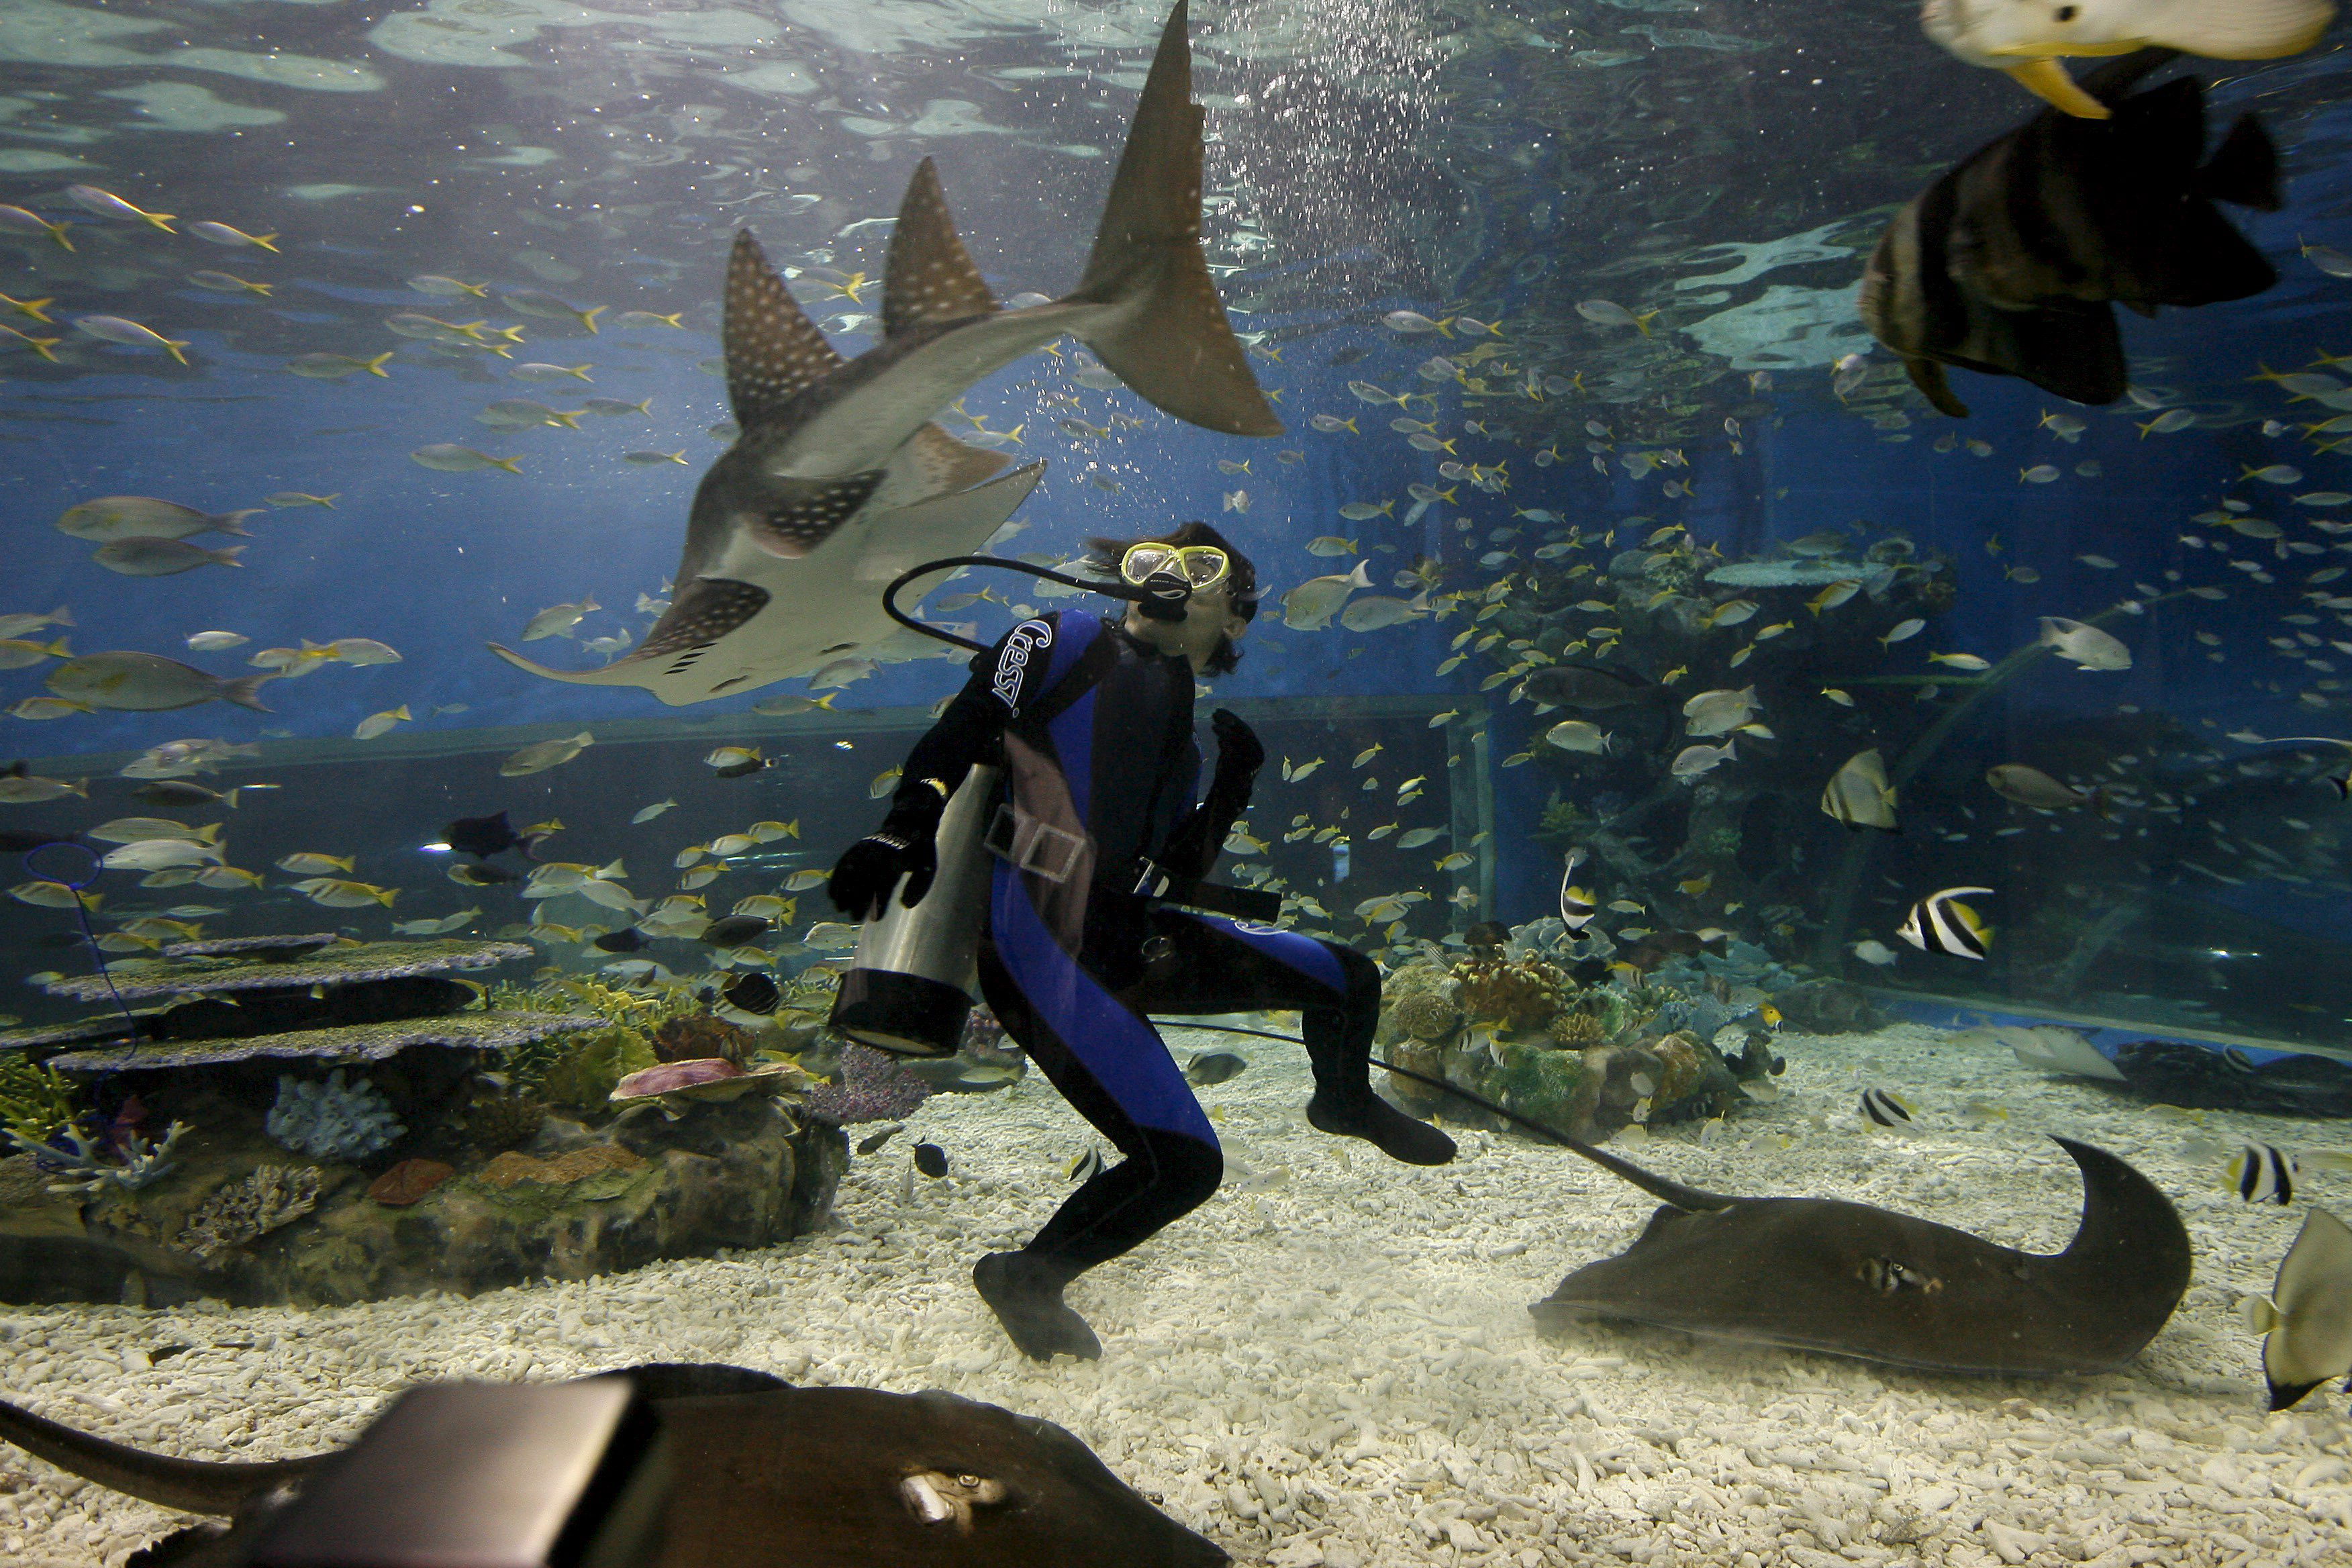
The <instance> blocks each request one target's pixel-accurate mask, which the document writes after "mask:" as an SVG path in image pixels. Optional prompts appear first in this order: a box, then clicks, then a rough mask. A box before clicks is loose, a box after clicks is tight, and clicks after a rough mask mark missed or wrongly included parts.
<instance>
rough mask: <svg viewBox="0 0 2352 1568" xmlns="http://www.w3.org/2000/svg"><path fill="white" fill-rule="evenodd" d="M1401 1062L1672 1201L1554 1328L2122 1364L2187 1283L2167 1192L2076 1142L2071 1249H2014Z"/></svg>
mask: <svg viewBox="0 0 2352 1568" xmlns="http://www.w3.org/2000/svg"><path fill="white" fill-rule="evenodd" d="M1381 1065H1382V1066H1387V1065H1388V1064H1386V1063H1383V1064H1381ZM1391 1071H1397V1072H1401V1073H1402V1076H1404V1077H1406V1078H1410V1079H1415V1080H1416V1081H1418V1082H1422V1083H1427V1084H1430V1085H1432V1086H1433V1087H1435V1088H1438V1089H1444V1090H1445V1091H1446V1092H1447V1093H1449V1094H1454V1095H1459V1096H1460V1097H1461V1098H1463V1099H1465V1100H1475V1102H1476V1103H1478V1104H1480V1105H1482V1106H1484V1107H1486V1109H1487V1110H1492V1111H1495V1112H1496V1113H1497V1114H1500V1115H1503V1116H1506V1117H1508V1118H1509V1119H1510V1120H1511V1121H1516V1122H1517V1123H1519V1124H1520V1125H1521V1126H1523V1127H1527V1128H1528V1129H1529V1130H1531V1131H1536V1132H1538V1133H1540V1134H1542V1135H1543V1136H1545V1137H1547V1138H1549V1139H1551V1140H1552V1141H1553V1142H1558V1143H1561V1144H1564V1145H1566V1146H1567V1147H1568V1148H1570V1149H1572V1150H1574V1151H1575V1152H1577V1153H1579V1154H1581V1155H1583V1156H1584V1157H1585V1158H1586V1159H1588V1160H1591V1162H1593V1163H1595V1164H1597V1165H1600V1166H1601V1168H1602V1169H1604V1170H1607V1171H1610V1172H1612V1173H1614V1174H1616V1175H1619V1176H1622V1177H1623V1178H1624V1179H1625V1180H1626V1181H1629V1182H1631V1183H1633V1184H1634V1185H1635V1186H1637V1187H1639V1188H1641V1189H1642V1190H1643V1192H1645V1193H1648V1194H1651V1195H1652V1196H1653V1197H1656V1198H1659V1199H1661V1200H1663V1204H1662V1206H1661V1207H1660V1208H1659V1209H1658V1210H1657V1212H1656V1213H1654V1214H1653V1215H1651V1216H1650V1223H1649V1224H1648V1225H1647V1226H1644V1227H1643V1231H1642V1234H1641V1236H1640V1237H1638V1238H1637V1239H1636V1240H1635V1241H1634V1243H1633V1246H1631V1247H1627V1248H1626V1249H1625V1250H1624V1251H1623V1252H1622V1253H1620V1254H1618V1255H1617V1256H1616V1257H1614V1258H1602V1259H1601V1260H1600V1261H1599V1262H1596V1263H1588V1264H1586V1265H1585V1266H1584V1267H1583V1268H1580V1269H1578V1270H1577V1271H1576V1272H1575V1273H1573V1274H1570V1276H1569V1277H1568V1278H1567V1279H1563V1280H1561V1281H1560V1282H1559V1289H1555V1290H1554V1291H1553V1292H1552V1293H1551V1294H1550V1295H1549V1297H1547V1298H1545V1299H1544V1300H1541V1301H1538V1302H1537V1303H1535V1305H1534V1306H1533V1307H1531V1308H1529V1309H1528V1310H1530V1311H1532V1312H1533V1313H1534V1314H1535V1316H1536V1319H1537V1321H1538V1323H1540V1324H1542V1325H1543V1326H1544V1327H1545V1328H1547V1329H1558V1328H1561V1327H1565V1326H1567V1325H1569V1324H1570V1323H1573V1322H1576V1321H1580V1320H1583V1319H1588V1318H1598V1319H1609V1320H1614V1321H1622V1322H1633V1323H1643V1324H1647V1325H1650V1326H1651V1327H1654V1328H1664V1329H1679V1330H1681V1331H1684V1332H1685V1333H1689V1334H1696V1335H1698V1336H1700V1337H1702V1338H1707V1339H1726V1340H1738V1341H1742V1342H1748V1343H1750V1344H1768V1345H1779V1346H1781V1347H1783V1348H1784V1349H1789V1350H1803V1351H1819V1352H1824V1353H1826V1354H1830V1355H1843V1356H1854V1357H1857V1358H1859V1359H1861V1360H1863V1361H1873V1362H1883V1363H1887V1364H1889V1365H1893V1366H1907V1367H1916V1368H1917V1369H1919V1370H1921V1371H1925V1372H1940V1373H1988V1374H2003V1375H2011V1376H2049V1375H2053V1374H2055V1373H2082V1372H2111V1371H2113V1370H2115V1369H2116V1368H2117V1367H2119V1366H2121V1365H2123V1364H2124V1363H2126V1362H2127V1361H2129V1360H2130V1359H2131V1358H2132V1357H2133V1356H2134V1355H2135V1354H2137V1353H2138V1352H2139V1350H2140V1348H2141V1347H2142V1346H2143V1345H2145V1344H2147V1342H2148V1341H2150V1340H2152V1339H2154V1338H2155V1337H2156V1334H2157V1331H2158V1330H2159V1329H2161V1328H2163V1327H2164V1325H2165V1322H2166V1321H2167V1320H2168V1319H2169V1318H2170V1317H2171V1316H2172V1310H2173V1309H2174V1308H2175V1307H2177V1306H2179V1304H2180V1298H2181V1296H2182V1294H2183V1293H2184V1292H2185V1291H2187V1289H2189V1232H2188V1230H2187V1229H2186V1228H2185V1227H2184V1226H2182V1225H2181V1223H2180V1215H2179V1213H2178V1212H2177V1211H2176V1210H2175V1209H2174V1208H2173V1206H2172V1203H2171V1200H2169V1199H2168V1198H2167V1197H2166V1196H2165V1195H2164V1194H2163V1193H2161V1192H2159V1191H2158V1189H2157V1186H2156V1184H2154V1183H2153V1182H2150V1181H2149V1180H2148V1179H2147V1177H2146V1176H2143V1175H2141V1174H2140V1173H2139V1172H2137V1171H2136V1170H2134V1169H2133V1168H2132V1167H2131V1166H2130V1165H2128V1164H2126V1163H2124V1162H2123V1161H2122V1160H2119V1159H2117V1158H2116V1156H2115V1155H2113V1154H2110V1153H2108V1152H2106V1151H2105V1150H2104V1149H2097V1148H2094V1147H2092V1146H2091V1145H2090V1144H2087V1143H2078V1142H2075V1141H2074V1140H2073V1139H2071V1138H2054V1142H2056V1143H2057V1144H2058V1146H2059V1147H2060V1148H2062V1149H2063V1150H2065V1151H2066V1152H2067V1154H2068V1155H2069V1156H2071V1157H2072V1158H2073V1160H2074V1163H2075V1165H2076V1166H2077V1167H2079V1168H2080V1169H2081V1171H2082V1173H2083V1218H2082V1223H2081V1225H2080V1226H2078V1227H2077V1228H2076V1230H2075V1233H2074V1240H2073V1241H2072V1242H2071V1243H2069V1244H2068V1246H2067V1247H2066V1249H2065V1250H2064V1251H2063V1252H2057V1253H2039V1252H2019V1251H2016V1250H2014V1249H2013V1248H2011V1247H2002V1246H2000V1245H1998V1244H1997V1243H1994V1242H1990V1241H1987V1240H1985V1239H1984V1238H1983V1237H1978V1236H1971V1235H1969V1233H1968V1232H1967V1231H1964V1230H1955V1229H1953V1228H1952V1227H1951V1226H1946V1225H1937V1223H1935V1222H1934V1221H1933V1220H1926V1219H1919V1218H1916V1217H1915V1216H1913V1215H1901V1214H1895V1213H1893V1212H1892V1211H1890V1210H1887V1209H1882V1208H1874V1207H1872V1206H1871V1205H1868V1204H1857V1203H1852V1202H1848V1201H1847V1200H1845V1199H1843V1198H1740V1197H1728V1196H1726V1195H1724V1194H1719V1193H1705V1192H1701V1191H1699V1190H1698V1189H1697V1188H1696V1187H1686V1186H1685V1185H1683V1184H1681V1183H1679V1182H1673V1181H1668V1180H1667V1179H1666V1178H1664V1177H1663V1176H1656V1175H1653V1174H1651V1173H1649V1172H1647V1171H1644V1170H1643V1169H1642V1168H1641V1167H1640V1166H1639V1165H1636V1164H1633V1163H1632V1162H1630V1161H1627V1160H1622V1159H1620V1158H1618V1157H1617V1156H1616V1155H1614V1154H1611V1153H1609V1152H1606V1151H1604V1150H1601V1149H1596V1148H1594V1147H1593V1146H1592V1145H1591V1144H1589V1143H1586V1142H1581V1141H1580V1140H1578V1139H1574V1138H1570V1137H1569V1136H1568V1135H1567V1134H1566V1133H1564V1132H1559V1131H1554V1130H1553V1129H1551V1128H1549V1127H1546V1126H1544V1125H1543V1124H1542V1123H1541V1122H1538V1121H1528V1119H1527V1118H1525V1117H1522V1116H1518V1115H1516V1114H1514V1113H1512V1112H1510V1111H1507V1110H1504V1109H1503V1108H1502V1107H1500V1106H1498V1105H1495V1104H1493V1103H1492V1102H1490V1101H1487V1100H1480V1099H1479V1098H1478V1097H1477V1096H1475V1095H1471V1094H1467V1093H1465V1092H1464V1091H1463V1090H1461V1089H1456V1088H1454V1086H1453V1085H1451V1084H1446V1083H1443V1082H1440V1081H1439V1080H1437V1079H1430V1078H1424V1077H1423V1076H1422V1075H1421V1074H1419V1073H1415V1072H1412V1071H1411V1070H1409V1069H1402V1068H1391Z"/></svg>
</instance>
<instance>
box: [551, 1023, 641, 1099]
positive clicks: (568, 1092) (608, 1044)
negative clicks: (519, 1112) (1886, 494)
mask: <svg viewBox="0 0 2352 1568" xmlns="http://www.w3.org/2000/svg"><path fill="white" fill-rule="evenodd" d="M658 1059H659V1058H656V1057H655V1055H654V1048H653V1047H652V1046H651V1045H650V1044H648V1043H647V1042H646V1037H645V1036H644V1034H643V1033H641V1032H640V1031H638V1030H635V1029H632V1028H630V1027H628V1026H626V1025H622V1024H615V1025H610V1026H606V1027H604V1028H602V1029H589V1030H585V1031H583V1032H582V1033H580V1034H577V1035H572V1036H569V1037H566V1038H565V1039H564V1040H563V1041H562V1050H561V1052H560V1054H559V1055H558V1056H557V1057H556V1058H555V1059H554V1060H553V1061H552V1062H551V1063H549V1064H548V1066H547V1068H546V1071H545V1073H544V1074H543V1076H541V1078H540V1079H539V1081H538V1083H537V1084H535V1085H533V1084H530V1083H529V1082H528V1080H527V1079H526V1077H525V1075H524V1074H522V1073H521V1072H520V1071H518V1072H517V1073H516V1074H515V1086H516V1087H517V1088H518V1089H524V1088H535V1089H537V1090H538V1091H539V1092H540V1093H541V1094H542V1095H543V1096H544V1097H545V1098H546V1099H547V1100H549V1101H550V1102H551V1103H552V1104H554V1105H557V1106H559V1107H563V1108H567V1109H570V1110H603V1109H604V1102H605V1101H606V1100H609V1099H611V1098H612V1093H613V1086H614V1084H617V1083H619V1082H620V1081H621V1080H622V1079H625V1078H626V1077H628V1076H629V1075H630V1074H631V1073H633V1072H640V1071H643V1070H644V1069H645V1068H649V1067H653V1066H656V1065H657V1062H658Z"/></svg>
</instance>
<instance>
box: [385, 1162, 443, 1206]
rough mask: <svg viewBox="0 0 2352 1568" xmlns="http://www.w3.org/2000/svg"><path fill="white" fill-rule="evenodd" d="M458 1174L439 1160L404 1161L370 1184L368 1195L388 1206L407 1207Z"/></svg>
mask: <svg viewBox="0 0 2352 1568" xmlns="http://www.w3.org/2000/svg"><path fill="white" fill-rule="evenodd" d="M456 1174H457V1167H456V1166H455V1165H448V1164H444V1163H442V1162H440V1161H438V1160H403V1161H402V1162H401V1163H399V1164H397V1165H394V1167H393V1168H392V1169H391V1170H389V1171H386V1172H385V1173H383V1175H381V1176H378V1177H377V1178H376V1179H375V1180H374V1181H373V1182H371V1183H369V1184H368V1190H367V1195H368V1196H370V1197H372V1198H373V1199H374V1200H375V1201H376V1202H378V1203H380V1204H382V1205H384V1207H386V1208H394V1209H398V1208H406V1207H407V1206H408V1205H410V1204H413V1203H415V1201H416V1200H417V1199H419V1198H421V1197H423V1196H424V1195H425V1194H427V1193H429V1192H431V1191H432V1190H433V1189H434V1188H436V1187H437V1186H439V1185H440V1184H442V1183H444V1182H446V1181H447V1180H448V1179H449V1178H450V1177H452V1176H454V1175H456Z"/></svg>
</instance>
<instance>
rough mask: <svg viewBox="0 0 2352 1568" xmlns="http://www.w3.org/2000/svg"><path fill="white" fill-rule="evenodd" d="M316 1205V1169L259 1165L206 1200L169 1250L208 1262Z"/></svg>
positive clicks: (294, 1218)
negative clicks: (174, 1248) (189, 1254)
mask: <svg viewBox="0 0 2352 1568" xmlns="http://www.w3.org/2000/svg"><path fill="white" fill-rule="evenodd" d="M318 1204H319V1167H318V1166H316V1165H259V1166H256V1167H255V1168H254V1170H253V1172H252V1173H251V1174H249V1175H247V1177H246V1178H245V1179H244V1180H243V1181H241V1182H232V1183H230V1184H228V1185H227V1186H225V1187H223V1188H222V1189H221V1190H220V1191H218V1192H216V1193H215V1194H213V1195H212V1196H210V1197H208V1198H206V1199H205V1201H204V1203H203V1204H202V1205H199V1206H198V1207H197V1209H196V1212H195V1213H194V1214H193V1215H189V1216H188V1224H187V1228H185V1229H184V1230H183V1231H181V1232H180V1235H179V1237H178V1239H177V1240H175V1241H174V1242H173V1244H172V1245H173V1246H174V1247H178V1248H179V1249H180V1250H181V1251H183V1252H187V1253H193V1254H194V1256H196V1257H198V1258H203V1259H205V1261H206V1262H210V1261H211V1260H212V1258H213V1257H214V1255H215V1254H216V1253H221V1252H226V1250H228V1249H229V1248H230V1247H243V1246H244V1245H245V1244H246V1243H247V1242H248V1241H253V1240H257V1239H258V1238H259V1237H264V1236H267V1235H268V1234H269V1233H270V1232H271V1231H273V1230H276V1229H277V1228H278V1226H281V1225H285V1224H287V1223H288V1222H289V1221H291V1220H297V1219H299V1218H301V1217H302V1216H303V1215H306V1214H309V1213H310V1211H311V1210H312V1209H314V1208H316V1207H317V1206H318Z"/></svg>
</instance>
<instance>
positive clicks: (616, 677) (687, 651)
mask: <svg viewBox="0 0 2352 1568" xmlns="http://www.w3.org/2000/svg"><path fill="white" fill-rule="evenodd" d="M768 599H769V595H768V591H767V590H766V589H765V588H761V587H759V586H757V585H756V584H751V583H739V582H736V581H735V580H734V579H732V578H728V577H698V578H697V579H695V580H694V581H693V582H691V583H688V584H684V585H683V586H681V587H680V588H679V589H678V590H677V593H676V594H674V595H672V596H671V599H670V606H669V609H668V610H667V612H665V613H664V615H663V616H662V618H661V619H660V620H659V621H657V622H656V623H655V625H654V628H653V630H652V631H650V632H648V633H646V640H645V641H644V642H642V643H640V644H639V645H637V647H635V649H633V650H631V652H630V653H629V654H628V655H627V657H625V658H616V659H614V661H613V662H612V663H610V664H608V665H605V666H604V667H603V668H598V669H552V668H549V667H548V666H546V665H543V664H541V663H539V662H538V661H537V660H535V659H530V658H524V657H523V656H522V655H521V654H519V653H517V652H515V651H514V650H513V649H512V648H509V647H500V646H499V645H498V644H497V643H491V644H490V645H489V649H490V651H491V652H492V653H494V654H497V655H498V656H499V658H502V659H505V660H506V661H507V662H508V663H509V664H510V665H513V666H514V667H515V668H517V669H521V670H528V671H529V672H530V673H531V674H533V675H537V676H542V677H544V678H546V679H549V680H561V681H564V682H567V683H568V684H571V685H573V686H636V685H641V684H644V679H643V676H644V672H645V667H646V666H647V665H649V664H656V663H668V664H670V665H671V668H668V669H667V670H664V671H662V673H663V674H667V675H675V674H677V673H679V672H680V671H681V670H682V669H684V668H686V665H687V664H688V663H690V662H691V661H692V660H693V659H694V658H698V657H700V655H701V652H702V650H703V649H705V648H707V647H709V646H710V645H711V644H713V643H715V642H717V641H718V640H719V638H721V637H725V636H726V635H727V634H728V633H730V632H732V631H735V630H737V629H738V628H740V627H741V626H744V625H745V624H746V623H747V622H749V621H750V620H751V617H752V616H756V615H758V614H759V613H760V612H761V610H762V609H764V608H765V607H766V606H767V604H768ZM672 661H678V662H672Z"/></svg>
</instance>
